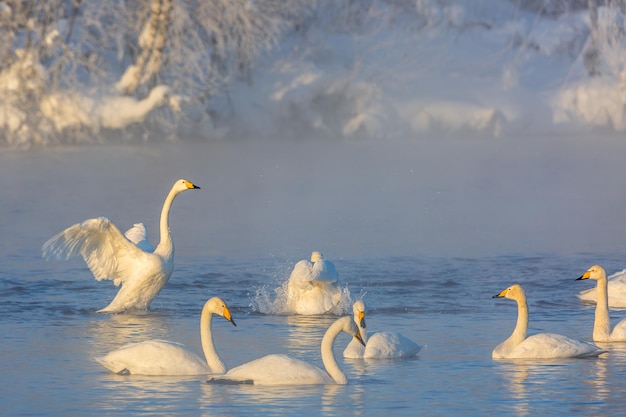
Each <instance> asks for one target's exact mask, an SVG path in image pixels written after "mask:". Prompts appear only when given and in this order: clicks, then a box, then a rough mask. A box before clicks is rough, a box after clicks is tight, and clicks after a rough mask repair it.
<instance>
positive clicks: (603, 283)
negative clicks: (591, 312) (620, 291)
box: [593, 274, 611, 341]
mask: <svg viewBox="0 0 626 417" xmlns="http://www.w3.org/2000/svg"><path fill="white" fill-rule="evenodd" d="M597 281H598V283H597V286H596V289H597V293H598V299H597V302H596V317H595V320H594V323H593V340H596V341H608V340H609V338H610V333H611V324H610V320H609V290H608V282H607V280H606V274H605V275H604V276H603V277H600V279H598V280H597Z"/></svg>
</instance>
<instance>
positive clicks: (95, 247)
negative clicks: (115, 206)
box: [42, 179, 200, 313]
mask: <svg viewBox="0 0 626 417" xmlns="http://www.w3.org/2000/svg"><path fill="white" fill-rule="evenodd" d="M199 188H200V187H198V186H196V185H194V184H192V183H191V182H190V181H187V180H184V179H180V180H178V181H176V182H175V183H174V185H173V186H172V189H171V190H170V192H169V194H168V195H167V197H166V198H165V202H164V203H163V209H162V211H161V222H160V230H161V241H160V242H159V245H158V246H157V247H156V249H155V250H154V251H152V252H147V251H144V250H142V249H141V248H140V247H138V246H137V244H135V243H133V242H132V241H131V240H129V239H128V238H126V237H124V235H122V233H121V232H120V230H119V229H118V228H117V227H116V226H115V225H114V224H113V223H111V222H110V221H109V219H107V218H105V217H98V218H96V219H88V220H85V221H84V222H82V223H77V224H75V225H73V226H70V227H68V228H67V229H65V230H64V231H62V232H60V233H59V234H57V235H56V236H53V237H52V238H50V239H49V240H48V241H47V242H46V243H44V245H43V247H42V252H43V256H44V257H45V258H46V259H50V258H53V257H54V258H57V259H68V258H70V257H71V256H74V255H77V254H80V255H81V256H82V257H83V259H84V260H85V262H86V263H87V266H89V269H91V272H92V273H93V275H94V277H95V278H96V279H97V280H98V281H100V280H102V279H110V280H113V283H114V284H115V285H120V284H122V287H121V288H120V290H119V291H118V293H117V295H116V296H115V298H114V299H113V301H111V303H110V304H109V305H108V306H107V307H105V308H103V309H101V310H99V311H100V312H107V313H114V312H120V311H126V310H133V309H134V310H146V309H148V307H150V303H151V302H152V300H153V299H154V297H156V295H157V294H158V293H159V291H161V288H163V286H164V285H165V284H166V283H167V280H168V279H169V278H170V276H171V275H172V270H173V268H174V243H173V242H172V237H171V236H170V230H169V213H170V208H171V207H172V202H173V201H174V198H175V197H176V196H177V195H178V194H180V193H181V192H183V191H186V190H193V189H199ZM135 227H137V226H136V225H135ZM144 229H145V228H144ZM131 230H132V229H131ZM131 230H129V231H128V232H127V233H129V234H130V235H131V238H133V235H136V233H133V232H131ZM140 240H141V239H140Z"/></svg>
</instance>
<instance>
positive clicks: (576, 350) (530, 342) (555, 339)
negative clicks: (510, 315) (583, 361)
mask: <svg viewBox="0 0 626 417" xmlns="http://www.w3.org/2000/svg"><path fill="white" fill-rule="evenodd" d="M502 297H505V298H509V299H511V300H515V301H517V325H516V326H515V330H513V334H512V335H511V336H510V337H509V338H508V339H506V340H505V341H504V342H502V343H500V344H499V345H498V346H496V348H495V349H494V350H493V352H492V355H491V356H492V358H493V359H563V358H584V357H590V356H598V355H600V354H602V353H605V352H606V351H605V350H602V349H600V348H598V347H597V346H596V345H593V344H591V343H587V342H583V341H582V340H575V339H570V338H569V337H566V336H562V335H560V334H553V333H539V334H535V335H532V336H528V337H526V333H527V331H528V305H527V304H526V294H525V293H524V290H523V289H522V287H521V286H520V285H519V284H514V285H512V286H510V287H509V288H507V289H505V290H503V291H502V292H500V293H498V294H496V295H494V296H493V298H502Z"/></svg>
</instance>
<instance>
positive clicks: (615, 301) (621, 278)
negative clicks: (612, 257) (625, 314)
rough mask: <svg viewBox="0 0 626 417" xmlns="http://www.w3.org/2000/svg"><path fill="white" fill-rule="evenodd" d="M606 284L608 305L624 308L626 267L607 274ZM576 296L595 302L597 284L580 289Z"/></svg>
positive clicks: (625, 304)
mask: <svg viewBox="0 0 626 417" xmlns="http://www.w3.org/2000/svg"><path fill="white" fill-rule="evenodd" d="M607 284H608V285H607V293H608V305H609V307H618V308H626V269H624V270H623V271H619V272H616V273H614V274H612V275H611V276H609V277H608V278H607ZM578 298H580V299H581V300H582V301H585V302H587V303H595V302H596V300H597V299H598V289H597V286H596V287H594V288H589V289H587V290H582V291H581V292H580V293H579V294H578Z"/></svg>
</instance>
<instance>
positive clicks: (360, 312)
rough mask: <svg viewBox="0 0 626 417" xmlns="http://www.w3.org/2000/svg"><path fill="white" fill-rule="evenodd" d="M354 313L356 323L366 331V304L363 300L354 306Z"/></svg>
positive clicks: (356, 302)
mask: <svg viewBox="0 0 626 417" xmlns="http://www.w3.org/2000/svg"><path fill="white" fill-rule="evenodd" d="M352 313H353V314H354V321H355V322H356V323H357V324H358V325H359V326H361V328H362V329H365V302H364V301H363V300H357V301H355V302H354V304H353V305H352Z"/></svg>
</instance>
